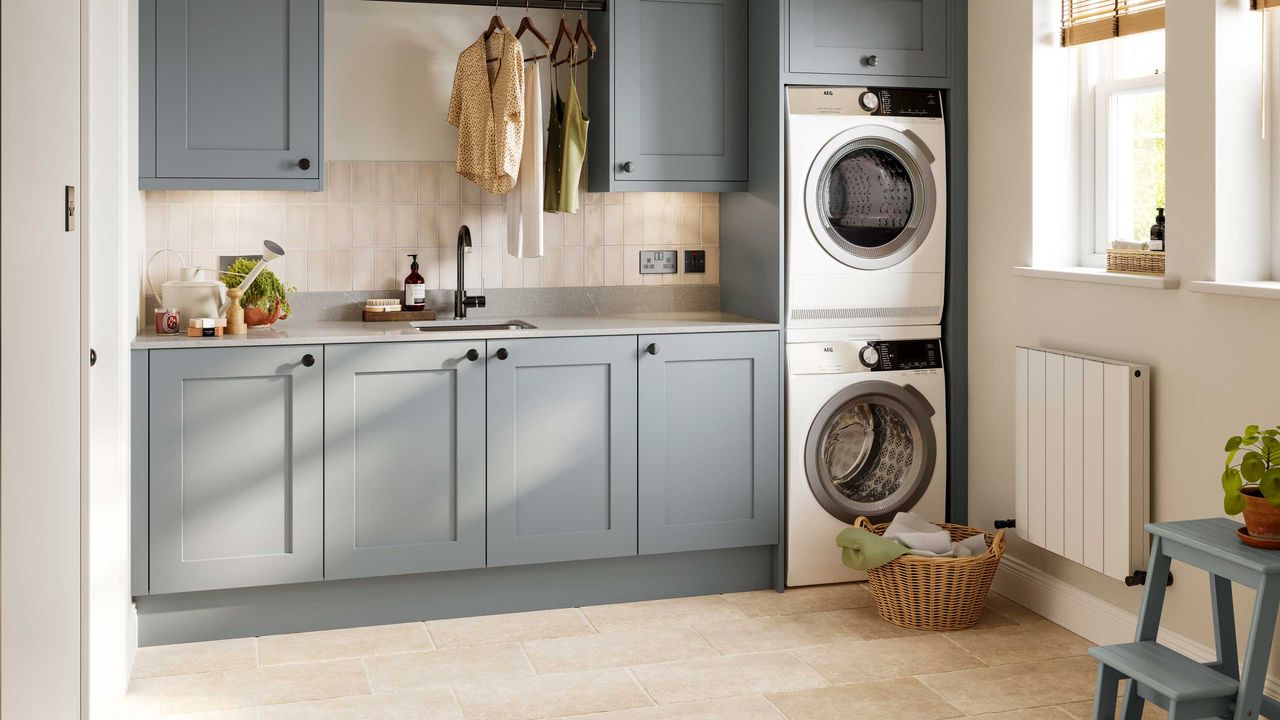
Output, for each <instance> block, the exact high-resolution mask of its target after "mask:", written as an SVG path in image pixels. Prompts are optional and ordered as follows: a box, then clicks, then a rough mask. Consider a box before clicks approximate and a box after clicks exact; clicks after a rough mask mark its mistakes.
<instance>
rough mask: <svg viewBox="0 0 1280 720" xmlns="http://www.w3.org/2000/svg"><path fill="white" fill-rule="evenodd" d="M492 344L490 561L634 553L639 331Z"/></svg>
mask: <svg viewBox="0 0 1280 720" xmlns="http://www.w3.org/2000/svg"><path fill="white" fill-rule="evenodd" d="M488 349H489V358H488V363H487V370H488V381H489V387H488V429H489V432H488V471H489V496H488V524H489V546H488V550H489V552H488V555H489V558H488V564H489V565H490V566H497V565H520V564H525V563H540V562H556V561H562V560H585V559H588V558H604V557H617V556H621V555H634V554H635V553H636V338H635V336H634V335H633V336H626V337H587V338H545V339H543V338H539V339H512V340H490V341H489V343H488Z"/></svg>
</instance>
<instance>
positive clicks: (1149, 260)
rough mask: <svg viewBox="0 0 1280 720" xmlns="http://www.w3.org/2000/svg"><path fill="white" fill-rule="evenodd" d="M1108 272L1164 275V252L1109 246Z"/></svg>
mask: <svg viewBox="0 0 1280 720" xmlns="http://www.w3.org/2000/svg"><path fill="white" fill-rule="evenodd" d="M1107 272H1118V273H1137V274H1139V275H1163V274H1164V253H1162V252H1154V251H1152V250H1116V249H1115V248H1107Z"/></svg>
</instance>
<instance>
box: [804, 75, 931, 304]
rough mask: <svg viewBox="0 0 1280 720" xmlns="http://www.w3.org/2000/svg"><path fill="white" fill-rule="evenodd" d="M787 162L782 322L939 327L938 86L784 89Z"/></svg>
mask: <svg viewBox="0 0 1280 720" xmlns="http://www.w3.org/2000/svg"><path fill="white" fill-rule="evenodd" d="M786 163H787V176H786V177H787V189H786V198H787V201H786V205H787V206H786V216H787V271H788V278H787V279H788V282H787V317H788V323H787V324H788V326H789V327H878V326H886V327H888V326H899V325H937V324H938V323H940V322H941V321H942V306H943V295H944V292H945V290H946V282H945V276H944V273H945V271H946V260H947V145H946V126H945V125H944V119H943V116H942V92H941V91H939V90H923V89H899V88H864V87H791V88H788V89H787V154H786Z"/></svg>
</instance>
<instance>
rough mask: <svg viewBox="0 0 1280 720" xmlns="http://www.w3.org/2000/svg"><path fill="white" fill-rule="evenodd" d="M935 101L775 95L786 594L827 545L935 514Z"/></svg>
mask: <svg viewBox="0 0 1280 720" xmlns="http://www.w3.org/2000/svg"><path fill="white" fill-rule="evenodd" d="M943 123H944V119H943V114H942V93H941V92H940V91H937V90H920V89H885V88H853V87H830V88H823V87H792V88H788V90H787V156H786V165H787V170H786V172H787V177H786V181H787V189H786V201H787V208H786V215H787V238H786V243H787V336H786V342H787V431H786V433H787V448H786V449H787V521H788V522H787V539H788V544H787V584H788V585H791V586H797V585H815V584H820V583H834V582H845V581H848V580H858V579H862V577H863V576H862V574H860V573H857V572H855V571H853V570H850V569H848V568H846V567H845V566H844V565H843V564H841V562H840V552H839V549H838V548H837V547H836V545H835V537H836V535H837V534H838V533H839V532H840V530H842V529H843V528H845V527H848V526H849V525H850V524H852V523H853V520H854V518H855V517H857V516H859V515H863V516H866V517H868V518H870V519H871V520H873V521H875V522H887V521H888V520H889V519H891V518H892V517H893V515H894V514H895V513H897V512H899V511H903V510H912V511H914V512H916V513H919V514H921V515H923V516H924V517H926V518H927V519H929V520H932V521H935V522H940V521H943V520H945V519H946V509H947V486H946V467H947V461H946V449H947V428H946V422H947V420H946V418H947V413H946V377H945V375H944V368H943V356H942V340H941V337H942V333H941V326H940V323H941V321H942V305H943V297H944V294H945V291H946V283H945V272H946V261H947V257H946V255H947V170H946V161H947V148H946V128H945V126H944V124H943Z"/></svg>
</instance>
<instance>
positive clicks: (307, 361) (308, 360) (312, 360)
mask: <svg viewBox="0 0 1280 720" xmlns="http://www.w3.org/2000/svg"><path fill="white" fill-rule="evenodd" d="M302 364H303V366H305V367H311V366H312V365H315V364H316V356H315V355H312V354H311V353H307V354H306V355H303V356H302Z"/></svg>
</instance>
